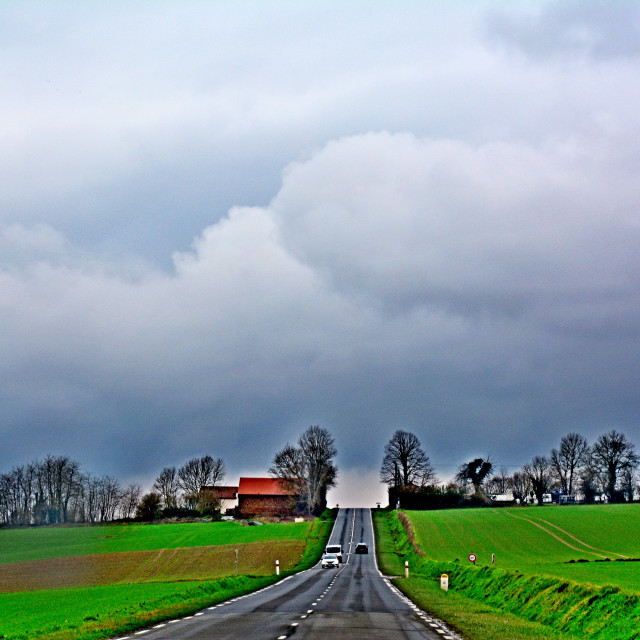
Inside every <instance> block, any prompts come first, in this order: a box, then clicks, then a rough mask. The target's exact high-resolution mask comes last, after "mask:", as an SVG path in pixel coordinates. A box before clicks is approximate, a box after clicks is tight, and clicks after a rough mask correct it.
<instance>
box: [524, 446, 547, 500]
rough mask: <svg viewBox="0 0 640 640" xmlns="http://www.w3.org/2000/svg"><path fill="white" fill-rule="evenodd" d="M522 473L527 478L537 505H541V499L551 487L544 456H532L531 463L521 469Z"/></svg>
mask: <svg viewBox="0 0 640 640" xmlns="http://www.w3.org/2000/svg"><path fill="white" fill-rule="evenodd" d="M522 471H523V473H525V474H526V475H527V476H528V477H529V481H530V482H531V487H532V489H533V492H534V494H535V496H536V500H537V501H538V504H539V505H542V497H543V495H544V494H545V493H547V491H548V490H549V486H550V485H551V470H550V465H549V460H548V459H547V458H546V457H545V456H534V457H533V459H532V460H531V462H530V463H529V464H526V465H525V466H524V467H523V468H522Z"/></svg>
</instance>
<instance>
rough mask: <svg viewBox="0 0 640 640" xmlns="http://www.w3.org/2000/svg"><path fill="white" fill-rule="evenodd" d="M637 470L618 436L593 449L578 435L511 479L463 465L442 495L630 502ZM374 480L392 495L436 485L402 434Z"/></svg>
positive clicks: (638, 461) (414, 443) (631, 451)
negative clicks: (558, 496)
mask: <svg viewBox="0 0 640 640" xmlns="http://www.w3.org/2000/svg"><path fill="white" fill-rule="evenodd" d="M639 466H640V456H638V455H637V454H636V452H635V445H634V444H633V443H632V442H631V441H630V440H629V439H628V438H627V437H626V436H625V435H624V434H623V433H620V432H618V431H615V430H612V431H609V432H607V433H604V434H602V435H601V436H600V437H599V438H597V440H596V441H595V442H594V443H593V444H589V442H588V441H587V439H586V438H585V437H584V436H583V435H581V434H579V433H569V434H567V435H565V436H563V437H562V438H561V440H560V444H559V446H558V448H557V449H555V448H554V449H552V450H551V452H550V454H549V455H548V456H544V455H536V456H534V457H533V458H532V459H531V461H530V462H529V463H527V464H525V465H524V466H523V467H522V468H521V469H520V470H518V471H516V472H514V473H512V474H510V473H509V472H508V471H507V469H506V468H505V467H502V468H501V469H500V470H499V471H496V469H495V466H494V464H493V462H492V460H490V459H489V458H475V459H473V460H471V461H469V462H466V463H464V464H462V465H461V466H460V467H459V469H458V472H457V474H456V476H455V479H454V481H453V482H451V483H449V484H448V485H447V486H446V487H444V488H443V490H447V491H451V492H459V493H461V494H467V495H472V496H474V497H476V498H482V497H485V498H486V496H487V495H493V494H508V493H511V494H513V497H514V499H517V500H520V501H525V500H530V499H535V501H537V502H538V504H542V502H543V496H544V495H545V494H547V493H549V492H551V491H557V492H558V493H560V494H562V495H565V496H572V497H574V498H575V497H577V496H579V497H580V498H581V499H582V500H584V501H585V502H593V501H594V500H596V499H597V497H602V496H604V497H605V498H606V500H607V501H609V502H623V501H628V502H632V501H633V500H634V499H635V497H636V496H637V495H638V494H640V485H639V484H638V480H639V478H638V475H637V470H638V467H639ZM380 479H381V480H382V481H383V482H384V483H386V484H387V485H388V486H389V487H392V488H395V489H396V492H397V490H398V489H407V488H408V489H411V490H421V489H425V488H427V487H434V485H435V483H436V482H437V479H436V475H435V472H434V469H433V465H432V464H431V461H430V459H429V457H428V456H427V455H426V453H425V452H424V450H423V449H422V446H421V444H420V441H419V439H418V438H417V436H416V435H415V434H413V433H410V432H407V431H402V430H398V431H396V432H395V433H394V434H393V436H392V437H391V439H390V440H389V442H388V443H387V445H386V446H385V450H384V457H383V460H382V466H381V468H380Z"/></svg>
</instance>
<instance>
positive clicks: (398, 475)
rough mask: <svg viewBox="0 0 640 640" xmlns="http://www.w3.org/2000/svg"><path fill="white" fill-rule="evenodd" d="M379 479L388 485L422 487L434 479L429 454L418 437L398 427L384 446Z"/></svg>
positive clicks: (434, 475)
mask: <svg viewBox="0 0 640 640" xmlns="http://www.w3.org/2000/svg"><path fill="white" fill-rule="evenodd" d="M380 479H381V480H382V482H385V483H386V484H387V485H389V486H390V487H392V486H402V487H406V486H409V485H412V484H413V485H417V486H419V487H424V486H426V485H427V484H430V483H433V482H434V481H435V479H436V474H435V471H434V470H433V467H432V465H431V461H430V460H429V456H427V454H426V453H425V452H424V451H423V449H422V447H421V445H420V440H418V437H417V436H416V435H415V434H413V433H410V432H408V431H402V430H401V429H398V430H397V431H396V432H395V433H394V434H393V436H391V439H390V440H389V442H387V444H386V445H385V448H384V458H383V459H382V466H381V467H380Z"/></svg>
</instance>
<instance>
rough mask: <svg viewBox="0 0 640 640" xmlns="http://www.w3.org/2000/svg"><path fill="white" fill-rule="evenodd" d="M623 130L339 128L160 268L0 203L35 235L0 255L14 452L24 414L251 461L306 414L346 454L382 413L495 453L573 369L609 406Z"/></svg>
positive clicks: (555, 399) (544, 409) (616, 360)
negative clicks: (609, 134) (501, 134)
mask: <svg viewBox="0 0 640 640" xmlns="http://www.w3.org/2000/svg"><path fill="white" fill-rule="evenodd" d="M603 150H607V153H600V152H603ZM625 153H626V149H625V148H622V149H620V150H616V148H612V147H608V146H606V145H605V144H604V143H603V142H602V141H598V140H596V141H592V140H583V141H580V140H574V141H572V142H571V144H568V145H566V146H560V147H559V150H558V151H550V150H549V149H548V148H544V147H541V148H533V147H530V146H527V145H525V144H504V143H503V144H491V145H480V146H471V145H469V144H467V143H463V142H460V141H453V140H431V139H420V138H417V137H415V136H413V135H411V134H397V135H392V134H389V133H370V134H366V135H361V136H353V137H347V138H344V139H340V140H336V141H333V142H330V143H329V144H328V145H327V146H326V147H325V148H324V149H322V150H320V151H319V152H318V153H317V154H315V155H314V156H313V157H311V158H310V159H309V160H308V161H306V162H300V163H294V164H292V165H290V166H289V167H288V169H287V170H286V171H285V173H284V178H283V184H282V188H281V190H280V192H279V193H278V194H277V195H276V197H275V198H274V199H273V200H272V202H271V203H270V204H269V206H267V207H253V208H250V207H237V208H234V209H232V210H230V211H229V213H228V215H227V216H226V217H225V218H224V219H222V220H221V221H220V222H218V223H216V224H214V225H211V226H209V227H208V228H206V229H205V230H204V231H203V232H202V233H201V234H200V235H199V236H198V237H197V238H196V239H195V241H194V243H193V246H192V248H191V250H189V251H186V252H180V253H176V254H175V255H174V256H173V270H172V272H171V273H164V272H159V271H152V270H147V271H135V273H132V274H131V275H130V276H129V277H125V276H124V275H123V273H122V267H121V266H120V268H119V269H118V270H115V269H113V268H112V266H111V265H110V264H109V263H107V262H101V261H100V260H98V259H96V258H95V257H93V258H91V259H86V260H83V255H82V254H81V253H75V254H74V249H73V247H70V246H69V244H68V243H67V242H66V241H65V240H64V238H61V237H60V235H59V234H58V233H57V232H56V231H55V230H53V229H51V228H50V227H44V226H41V227H35V228H33V229H30V230H29V229H27V228H26V227H24V228H17V227H5V228H4V229H3V230H2V232H1V233H0V238H2V242H3V246H4V247H7V246H9V245H11V246H13V247H14V249H16V250H17V249H20V248H24V247H36V248H38V250H39V251H40V250H42V251H40V253H39V254H38V257H37V259H36V258H34V259H33V260H32V261H26V263H25V262H23V263H13V264H12V265H11V266H10V267H5V268H4V270H2V271H0V331H1V332H2V335H3V336H4V345H3V357H2V360H1V363H0V372H1V374H2V376H3V379H5V380H9V381H10V383H9V384H7V385H5V386H4V387H3V389H2V391H0V394H2V401H3V405H4V406H5V407H6V408H7V410H6V412H5V413H4V417H3V421H4V425H3V427H2V430H3V432H5V433H6V434H8V435H7V439H8V441H9V442H13V441H15V442H16V443H17V442H18V441H19V440H20V441H22V442H24V433H25V431H26V432H31V433H32V434H33V438H32V440H31V441H30V443H29V447H27V446H26V445H25V444H23V445H22V446H23V448H24V449H25V451H26V449H27V448H29V454H28V456H27V457H32V456H33V455H37V452H34V451H33V450H32V447H31V444H32V442H33V441H34V440H35V438H36V436H35V434H36V433H37V432H38V430H39V429H40V428H41V425H42V424H43V422H46V423H47V424H48V425H49V428H50V430H51V432H52V434H54V436H55V438H54V439H55V440H56V441H57V442H60V441H66V439H68V441H69V442H70V443H72V442H79V441H81V440H82V438H80V436H79V435H78V433H79V432H82V433H84V434H85V435H84V436H83V437H84V438H91V440H92V441H93V442H95V443H96V445H97V446H98V448H99V449H100V450H101V451H103V452H104V451H111V454H110V455H112V456H113V457H114V460H113V461H112V462H113V464H114V465H121V466H122V468H126V464H127V462H126V461H127V460H128V459H130V458H133V457H134V456H135V460H136V465H137V467H143V470H144V469H152V468H155V467H154V465H155V466H156V467H159V466H161V465H160V464H158V459H159V456H164V459H163V462H162V463H161V464H165V463H166V464H175V463H176V462H179V461H180V459H182V458H184V457H186V456H187V455H191V454H196V453H198V452H201V451H202V450H203V448H206V449H211V450H212V451H213V452H214V453H216V454H217V455H222V456H223V457H225V458H226V459H227V460H228V463H229V465H230V466H231V467H234V468H238V469H241V468H242V467H243V465H244V466H250V467H251V468H255V467H260V466H264V468H265V469H266V468H267V467H268V463H269V461H270V458H271V457H272V455H273V453H274V452H275V450H276V449H277V448H279V447H280V446H282V444H283V443H284V441H285V440H286V439H287V438H288V439H289V440H294V439H295V437H297V434H296V433H295V431H294V429H295V428H298V427H299V428H303V427H304V426H307V424H310V423H314V422H320V423H321V424H323V425H324V426H327V427H329V428H332V429H334V430H335V435H336V440H337V444H338V447H339V449H340V452H341V456H342V460H344V461H345V463H346V464H348V465H349V466H363V465H364V466H372V465H374V466H375V465H376V464H377V461H378V458H379V457H380V452H381V450H382V447H383V446H384V442H385V439H386V438H387V437H388V436H389V435H390V433H391V432H392V431H393V430H394V429H395V428H408V429H412V430H415V431H417V432H418V434H419V435H420V437H421V438H422V439H424V440H425V447H426V448H427V450H429V451H430V450H431V448H432V447H433V448H437V449H438V452H439V453H438V459H437V460H434V463H435V464H436V466H438V465H443V464H450V463H452V462H453V463H459V456H460V455H463V453H464V452H461V450H460V445H459V443H460V442H461V441H462V439H463V438H464V437H465V436H464V434H468V433H469V430H470V429H473V432H474V433H479V434H482V437H481V440H482V445H481V451H480V453H486V452H487V449H489V452H493V453H496V454H497V455H496V457H497V458H498V459H499V458H500V454H501V453H504V452H505V451H506V450H507V448H508V445H509V442H508V440H509V439H508V438H505V430H509V432H510V433H511V435H512V437H513V438H515V439H517V440H518V442H520V443H525V444H526V443H530V444H532V445H533V444H535V442H534V439H535V438H538V440H537V442H538V444H539V446H542V444H541V443H542V441H544V448H546V443H547V441H550V444H551V445H553V444H555V438H556V431H557V428H558V425H559V424H570V425H571V427H574V422H576V421H577V422H579V419H580V417H581V416H584V415H587V414H589V413H590V411H591V409H592V407H593V404H594V402H595V396H594V390H596V389H597V390H598V393H599V394H600V395H599V397H598V411H600V412H601V414H598V415H597V416H596V415H595V414H592V415H591V417H590V418H589V419H590V420H596V419H599V417H600V415H603V416H608V418H609V419H610V422H609V424H607V426H610V424H620V423H622V424H621V426H625V424H624V420H625V418H624V416H625V415H627V416H628V415H629V412H630V409H629V407H630V406H632V403H633V395H632V394H633V393H635V391H633V389H635V387H634V384H632V381H633V380H634V378H633V375H632V372H633V367H634V360H635V358H636V356H637V351H638V347H637V345H638V340H637V338H638V335H639V333H640V327H639V324H638V320H637V318H638V317H639V315H638V307H639V302H638V300H639V298H638V294H639V289H640V287H639V286H638V285H639V282H638V277H639V276H638V274H640V264H638V262H639V260H640V258H638V254H637V251H636V248H637V246H638V240H639V238H638V235H639V233H640V225H639V224H638V217H637V215H638V214H637V208H636V207H635V206H634V205H635V203H636V202H637V193H636V191H635V188H634V187H623V184H622V183H623V182H624V180H622V179H621V178H620V177H619V176H618V171H617V164H618V161H619V160H620V158H619V154H622V155H623V156H624V154H625ZM594 157H595V158H596V160H592V158H594ZM628 171H629V172H632V170H631V169H628ZM613 187H616V188H613ZM617 187H620V188H617ZM45 249H46V251H44V250H45ZM43 251H44V253H43ZM47 252H49V256H48V257H47V255H46V253H47ZM61 252H62V253H63V254H65V255H73V260H63V259H60V256H59V255H57V254H59V253H61ZM52 254H56V255H52ZM594 344H595V345H597V348H594V346H593V345H594ZM584 371H589V372H590V375H589V376H588V377H587V378H585V376H584ZM26 407H28V409H26ZM568 407H573V408H575V407H577V410H576V412H575V413H574V414H572V412H571V410H569V409H568ZM631 413H632V411H631ZM534 421H540V422H541V423H543V424H542V426H541V427H540V428H539V429H538V430H537V431H536V432H535V435H534V433H533V432H532V430H531V424H532V422H534ZM300 422H302V424H300ZM589 424H591V423H589ZM294 425H295V426H294ZM628 426H631V423H629V425H628ZM545 429H548V430H546V431H545ZM18 431H20V435H18ZM630 435H633V434H630ZM54 436H52V437H54ZM545 438H546V439H545ZM114 442H115V443H117V444H114ZM49 444H50V441H49V440H46V439H45V440H43V443H42V446H43V447H45V449H46V448H47V447H48V445H49ZM78 446H80V445H78ZM469 446H470V447H472V448H476V449H477V447H478V446H479V445H478V444H477V443H476V442H475V440H474V441H472V442H470V444H469ZM496 449H497V451H496ZM82 450H83V451H85V449H82ZM45 452H47V451H46V450H45V451H43V453H45ZM169 452H170V454H171V456H173V457H172V459H168V457H169ZM537 452H538V451H531V454H533V453H537ZM71 453H72V454H73V455H77V454H76V453H75V452H74V451H71ZM514 455H515V454H514ZM527 455H529V451H528V450H527V452H526V453H525V454H518V460H517V461H518V462H522V461H524V460H523V459H522V458H523V456H524V457H526V456H527ZM78 457H82V456H79V455H78ZM503 460H504V459H503ZM138 471H140V469H138ZM363 499H364V498H363ZM370 499H371V497H370V496H367V497H366V500H370Z"/></svg>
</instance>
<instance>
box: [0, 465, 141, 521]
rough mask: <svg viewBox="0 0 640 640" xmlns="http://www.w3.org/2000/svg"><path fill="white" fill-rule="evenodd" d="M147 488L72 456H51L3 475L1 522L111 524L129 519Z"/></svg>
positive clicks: (1, 475)
mask: <svg viewBox="0 0 640 640" xmlns="http://www.w3.org/2000/svg"><path fill="white" fill-rule="evenodd" d="M141 493H142V489H141V487H140V485H138V484H134V483H132V484H128V485H126V486H122V485H121V483H120V482H119V481H118V480H117V479H116V478H114V477H112V476H108V475H105V476H100V477H99V476H95V475H93V474H91V473H88V472H85V471H83V470H82V468H81V467H80V463H79V462H77V461H75V460H73V459H71V458H70V457H69V456H64V455H62V456H52V455H50V456H46V457H45V458H43V459H42V460H35V461H33V462H30V463H29V464H25V465H21V466H17V467H13V469H11V470H10V471H9V472H7V473H3V474H0V523H2V524H13V525H26V524H60V523H66V522H109V521H111V520H114V519H116V518H129V517H131V516H132V515H133V514H134V513H135V510H136V507H137V505H138V501H139V499H140V496H141Z"/></svg>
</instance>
